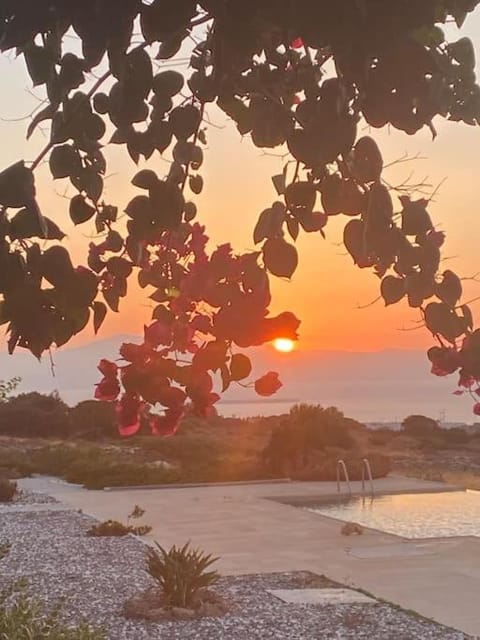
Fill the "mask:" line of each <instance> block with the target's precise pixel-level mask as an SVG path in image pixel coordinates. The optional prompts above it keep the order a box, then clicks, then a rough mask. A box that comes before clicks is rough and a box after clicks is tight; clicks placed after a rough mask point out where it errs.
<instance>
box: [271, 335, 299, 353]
mask: <svg viewBox="0 0 480 640" xmlns="http://www.w3.org/2000/svg"><path fill="white" fill-rule="evenodd" d="M273 346H274V347H275V349H276V350H277V351H281V352H282V353H290V351H293V349H294V348H295V342H294V341H293V340H290V338H277V339H276V340H274V341H273Z"/></svg>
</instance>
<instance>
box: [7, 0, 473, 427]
mask: <svg viewBox="0 0 480 640" xmlns="http://www.w3.org/2000/svg"><path fill="white" fill-rule="evenodd" d="M477 4H478V0H423V1H422V2H421V3H413V2H410V1H409V0H381V1H379V0H363V1H362V2H357V1H354V0H346V1H344V2H332V1H331V0H328V1H327V0H325V1H319V0H302V1H301V2H298V0H286V1H285V2H274V1H273V0H260V1H259V0H255V1H254V0H241V1H240V0H222V2H219V1H218V0H203V1H202V2H199V3H197V2H195V1H193V0H153V2H148V3H146V2H142V1H141V0H122V2H113V1H110V0H105V1H101V2H100V1H99V0H83V1H82V2H76V1H74V0H49V2H43V1H41V0H38V1H37V2H30V1H28V0H4V1H3V2H2V3H1V6H0V48H1V50H2V51H7V52H8V51H10V50H15V51H16V53H17V54H18V55H19V56H22V57H23V58H24V60H25V64H26V69H27V71H28V74H29V76H30V78H31V81H32V84H33V85H34V86H37V87H44V88H45V91H46V96H47V104H46V105H45V107H44V108H43V109H42V110H41V111H39V112H38V113H37V114H36V115H35V116H34V118H33V120H32V122H31V124H30V126H29V127H28V131H27V136H28V137H30V136H31V135H32V133H33V132H34V130H35V129H36V127H38V125H39V124H40V123H44V124H45V123H46V122H48V123H49V124H50V139H49V142H48V144H47V146H46V147H45V148H44V149H43V150H42V151H41V152H40V154H39V156H38V158H37V159H36V160H35V161H34V162H33V163H32V164H31V165H30V166H27V165H26V164H25V163H24V162H23V161H18V162H17V163H15V164H14V165H12V166H10V167H8V168H6V169H5V170H4V171H3V172H1V173H0V267H1V268H0V293H1V296H2V301H1V305H0V317H1V322H2V323H3V324H6V325H7V333H8V349H9V351H10V352H13V351H14V350H15V349H16V348H17V347H20V348H25V349H28V350H30V351H31V352H32V353H33V354H34V355H35V356H37V357H40V356H41V355H42V353H43V352H44V351H45V350H47V349H49V348H50V347H51V346H52V345H63V344H65V343H67V342H68V341H69V340H70V339H71V338H72V337H73V336H74V335H75V334H77V333H79V332H80V331H82V329H83V328H84V327H85V326H87V324H88V323H89V322H91V323H93V326H94V329H95V332H97V331H98V330H99V329H100V327H101V325H102V323H103V321H104V319H105V317H106V315H107V313H109V312H118V311H119V309H120V305H121V300H122V298H124V297H125V296H126V295H127V293H128V282H129V280H130V279H131V278H132V277H135V278H137V279H138V282H139V284H140V286H141V287H142V288H145V289H146V290H147V293H148V295H149V296H150V298H151V299H152V300H153V301H154V302H155V304H156V306H155V308H154V311H153V314H152V321H151V323H150V324H149V325H148V326H147V327H145V331H144V342H143V343H142V344H140V345H134V344H124V345H123V346H122V348H121V350H120V357H121V363H120V364H119V365H117V364H113V363H108V362H106V361H102V362H101V363H100V365H99V369H100V371H101V373H102V375H103V379H102V380H101V382H100V383H99V384H98V386H97V391H96V397H97V398H100V399H104V400H105V399H106V400H111V401H116V402H117V410H118V416H119V423H120V430H121V432H122V433H123V434H125V435H129V434H133V433H135V432H136V431H137V430H138V428H139V425H140V417H141V415H142V414H146V412H147V410H148V409H149V408H150V407H151V406H156V407H160V408H162V409H163V414H162V415H154V416H153V417H151V419H150V425H151V429H152V432H153V433H158V434H168V433H173V432H174V431H175V429H176V428H177V425H178V423H179V420H180V418H181V416H182V415H183V412H184V411H185V406H186V403H191V405H192V406H193V409H194V411H195V412H196V413H197V414H199V415H209V414H210V413H211V412H212V411H213V410H214V409H213V407H214V404H215V402H216V401H217V400H218V397H219V396H218V395H217V393H216V392H215V391H214V386H215V385H214V382H215V376H217V377H218V379H219V380H221V385H222V388H223V389H226V388H228V386H229V385H230V384H231V383H232V382H238V381H244V380H245V379H247V378H248V377H249V376H250V374H251V363H250V360H249V359H248V358H247V356H246V355H244V354H242V353H240V352H239V350H240V349H242V348H247V347H250V346H255V345H260V344H263V343H264V342H267V341H269V340H272V339H274V338H275V337H288V338H291V339H296V338H297V330H298V327H299V321H298V320H297V318H296V317H295V316H294V315H293V314H292V313H290V312H284V313H281V314H279V315H278V316H275V317H272V316H271V315H270V313H269V306H270V302H271V300H270V287H269V276H270V275H273V276H278V277H283V278H291V277H292V276H293V274H294V272H295V269H296V267H297V264H298V261H299V259H301V258H299V256H298V253H297V249H296V247H295V241H296V240H297V238H298V236H299V235H300V234H301V233H313V234H316V235H317V236H318V238H319V242H320V241H321V237H322V236H324V235H325V229H326V228H327V227H328V221H329V218H330V216H337V215H342V214H343V215H346V216H348V217H349V220H348V221H347V222H346V225H345V231H344V243H345V246H346V248H347V250H348V252H349V253H350V255H351V257H352V259H353V262H354V263H355V264H356V265H357V266H359V267H360V268H368V269H371V270H373V272H374V273H375V274H376V275H377V276H378V277H379V278H380V279H381V286H380V288H381V295H382V297H383V299H384V300H385V304H394V303H397V302H399V301H400V300H402V299H404V298H405V297H406V299H407V300H408V303H409V304H410V306H411V307H414V308H417V309H420V310H421V312H422V313H423V315H424V319H425V324H426V327H427V329H429V330H430V331H431V332H432V334H433V335H434V337H435V338H436V339H437V341H438V346H436V347H434V348H432V349H431V350H430V351H429V353H428V357H429V358H430V360H431V362H432V370H433V373H435V374H437V375H446V374H448V373H452V372H454V371H457V370H460V375H461V384H462V385H463V386H464V387H466V388H468V389H473V388H474V386H475V385H476V384H477V381H478V380H480V338H479V335H480V334H479V333H478V330H477V331H474V330H473V319H472V314H471V312H470V309H469V308H468V306H466V305H464V304H462V303H461V300H460V299H461V294H462V287H461V282H460V280H459V278H458V276H457V275H456V274H454V273H453V272H452V271H450V270H447V271H445V272H444V273H440V272H439V269H440V247H441V245H442V244H443V240H444V237H443V234H442V233H441V232H439V231H437V230H436V229H435V226H434V223H433V221H432V219H431V217H430V215H429V212H428V205H429V202H428V201H427V200H413V199H411V198H410V197H407V196H405V195H404V196H403V197H401V198H400V199H399V200H397V199H396V198H395V199H392V196H391V194H390V192H389V190H388V189H387V186H386V185H385V183H384V182H383V180H382V172H383V165H384V163H383V159H382V154H381V151H380V149H379V148H378V146H377V144H376V142H375V140H374V139H373V138H372V137H370V136H359V135H358V130H359V128H360V127H359V124H360V123H361V121H362V119H363V120H364V121H366V122H367V123H368V124H369V125H370V126H371V127H374V128H379V127H383V126H385V125H387V124H388V125H391V126H393V127H395V128H397V129H400V130H402V131H405V132H407V133H408V134H414V133H416V132H417V131H419V130H420V129H422V128H423V127H427V128H429V129H430V130H431V132H432V134H433V135H435V134H436V132H435V128H434V125H433V119H434V118H435V117H442V118H447V119H449V120H453V121H461V122H464V123H466V124H468V125H478V124H479V123H480V88H479V86H478V85H477V84H476V79H475V73H474V67H475V52H474V48H473V46H472V43H471V42H470V40H468V39H467V38H464V37H462V38H460V39H459V40H457V41H456V42H447V41H446V40H445V36H444V33H443V31H442V25H443V24H445V23H446V22H448V21H451V20H452V19H453V20H454V21H455V22H456V23H457V26H458V27H461V26H462V24H463V22H464V20H465V18H466V17H467V15H468V13H469V12H471V11H473V10H474V9H475V7H476V5H477ZM138 28H139V29H140V33H141V36H140V37H139V36H138V33H137V32H138ZM134 29H135V36H134ZM192 32H194V33H195V41H196V43H197V44H196V45H195V47H194V49H193V51H192V53H191V57H190V65H189V70H188V72H187V73H186V74H185V75H183V74H180V73H179V72H178V71H174V70H171V69H162V68H161V66H162V62H163V61H166V60H168V61H172V60H173V61H175V59H176V56H177V54H178V52H179V51H180V50H182V45H183V44H184V43H187V42H190V39H189V38H190V35H191V34H192ZM67 34H68V35H71V34H74V35H76V36H77V38H78V39H79V40H80V43H81V47H80V50H79V51H78V52H77V54H74V53H73V52H71V51H69V50H68V46H67V45H68V39H67V38H65V36H66V35H67ZM190 49H191V47H190ZM182 55H184V50H182ZM154 62H155V64H154ZM332 62H333V65H332V64H331V63H332ZM100 64H102V65H103V66H102V67H101V68H102V70H103V69H105V68H106V71H105V72H104V73H101V72H99V71H98V67H99V65H100ZM159 66H160V70H158V67H159ZM92 74H96V75H94V76H92ZM92 77H94V78H97V79H94V80H91V78H92ZM210 103H216V105H217V106H218V108H220V109H221V110H222V111H223V112H224V113H225V114H226V115H227V116H228V117H229V118H231V119H232V120H233V121H234V123H235V124H236V126H237V128H238V131H239V132H240V133H241V134H242V135H246V134H249V135H250V137H251V140H252V142H253V144H254V145H256V146H257V147H261V148H275V147H278V146H280V145H286V148H288V150H289V152H290V154H291V156H292V158H291V159H290V161H289V162H287V163H286V166H285V170H284V171H283V173H282V174H280V175H276V176H274V177H273V184H274V187H275V190H276V192H277V199H276V201H275V202H274V203H273V204H272V205H271V206H269V207H267V208H266V209H265V210H264V211H263V212H262V213H261V214H260V217H259V220H258V223H257V225H256V227H255V230H254V238H253V239H254V242H255V244H256V245H258V250H256V251H252V252H250V253H243V254H237V253H235V252H234V251H233V249H232V248H231V246H230V245H229V244H225V245H222V246H220V247H218V248H217V249H215V250H213V251H211V250H210V249H209V248H208V246H207V245H208V236H207V234H206V230H205V228H204V227H203V226H202V225H201V223H199V222H196V221H195V218H196V216H197V207H196V205H195V203H194V199H195V196H196V195H198V194H199V193H200V192H201V191H202V189H203V182H204V181H203V176H202V175H201V173H200V171H201V167H202V162H203V157H204V153H205V149H206V132H205V131H206V125H205V121H204V115H205V109H206V108H208V106H209V104H210ZM107 144H116V145H122V146H124V147H125V148H126V150H127V152H128V154H129V156H130V157H131V159H132V161H133V163H135V164H138V163H139V162H140V160H142V163H143V162H146V161H148V160H149V159H150V158H151V157H152V156H154V155H156V154H160V155H165V154H167V156H168V158H171V159H172V162H171V164H170V165H169V170H168V171H167V172H166V174H164V175H157V174H156V173H155V172H154V171H152V170H151V169H150V168H143V169H142V170H140V171H137V172H136V173H135V175H134V176H133V179H132V184H133V185H134V186H135V187H136V188H137V189H138V193H137V195H135V197H134V198H133V199H132V200H131V201H130V202H129V203H128V205H127V206H126V208H125V213H126V216H127V219H128V221H127V224H126V230H125V231H122V229H123V227H119V226H118V225H117V217H118V204H117V203H114V202H109V201H107V199H106V197H105V195H104V179H105V175H106V173H107V162H106V159H105V155H104V147H105V145H107ZM44 158H48V163H49V167H50V171H51V174H52V178H53V179H55V180H68V181H69V182H70V184H71V186H72V187H73V190H74V194H73V195H72V197H71V201H70V207H69V214H70V218H71V220H72V222H73V223H74V224H75V225H78V226H80V225H92V224H93V225H94V226H95V229H96V231H97V233H99V234H103V236H104V237H103V239H102V241H101V242H99V243H95V242H92V243H91V244H90V246H89V251H88V256H86V266H74V265H73V264H72V262H71V260H70V256H69V254H68V251H67V250H66V249H64V248H63V247H62V246H61V245H59V244H56V242H58V241H61V240H62V238H63V237H64V234H63V232H62V231H61V229H60V228H59V227H58V226H57V225H56V224H55V223H54V222H53V221H52V220H50V219H49V218H48V217H47V216H45V215H44V214H43V212H41V211H40V209H39V206H38V204H37V201H36V192H35V176H34V171H35V169H36V168H37V166H38V165H39V164H40V162H41V160H43V159H44ZM292 159H293V161H294V164H293V166H294V170H293V171H290V166H291V165H290V162H291V160H292ZM396 214H398V215H396ZM46 241H47V242H46ZM243 383H244V382H242V384H243ZM253 386H254V387H255V389H256V391H257V392H258V393H259V394H260V395H263V396H265V395H270V394H272V393H274V392H275V391H277V390H278V389H279V388H280V386H281V383H280V381H279V380H278V376H277V375H276V374H275V373H273V372H268V373H266V374H265V375H264V376H262V377H261V378H259V379H258V380H257V381H256V382H255V383H254V385H253ZM149 415H151V413H150V414H149Z"/></svg>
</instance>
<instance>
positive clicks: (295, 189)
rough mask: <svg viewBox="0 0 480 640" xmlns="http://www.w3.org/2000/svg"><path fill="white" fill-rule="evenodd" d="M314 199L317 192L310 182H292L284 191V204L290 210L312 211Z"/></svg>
mask: <svg viewBox="0 0 480 640" xmlns="http://www.w3.org/2000/svg"><path fill="white" fill-rule="evenodd" d="M316 198H317V192H316V189H315V186H314V185H313V184H312V183H311V182H306V181H305V182H292V183H291V184H289V185H288V187H287V188H286V189H285V202H286V203H287V207H288V208H289V209H290V210H295V209H296V208H297V207H301V208H305V209H308V210H309V211H312V210H313V208H314V206H315V200H316Z"/></svg>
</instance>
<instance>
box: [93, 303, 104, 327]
mask: <svg viewBox="0 0 480 640" xmlns="http://www.w3.org/2000/svg"><path fill="white" fill-rule="evenodd" d="M106 315H107V307H106V306H105V305H104V304H103V302H99V301H98V300H96V301H95V302H94V303H93V329H94V331H95V333H96V334H97V333H98V330H99V329H100V327H101V326H102V324H103V321H104V320H105V317H106Z"/></svg>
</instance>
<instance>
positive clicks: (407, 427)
mask: <svg viewBox="0 0 480 640" xmlns="http://www.w3.org/2000/svg"><path fill="white" fill-rule="evenodd" d="M402 428H403V430H404V432H405V433H406V434H407V435H408V436H412V437H414V438H425V437H430V436H432V435H435V434H437V433H438V432H439V431H440V427H439V425H438V422H437V421H436V420H433V418H427V416H421V415H413V416H408V417H407V418H405V420H404V421H403V422H402Z"/></svg>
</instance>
